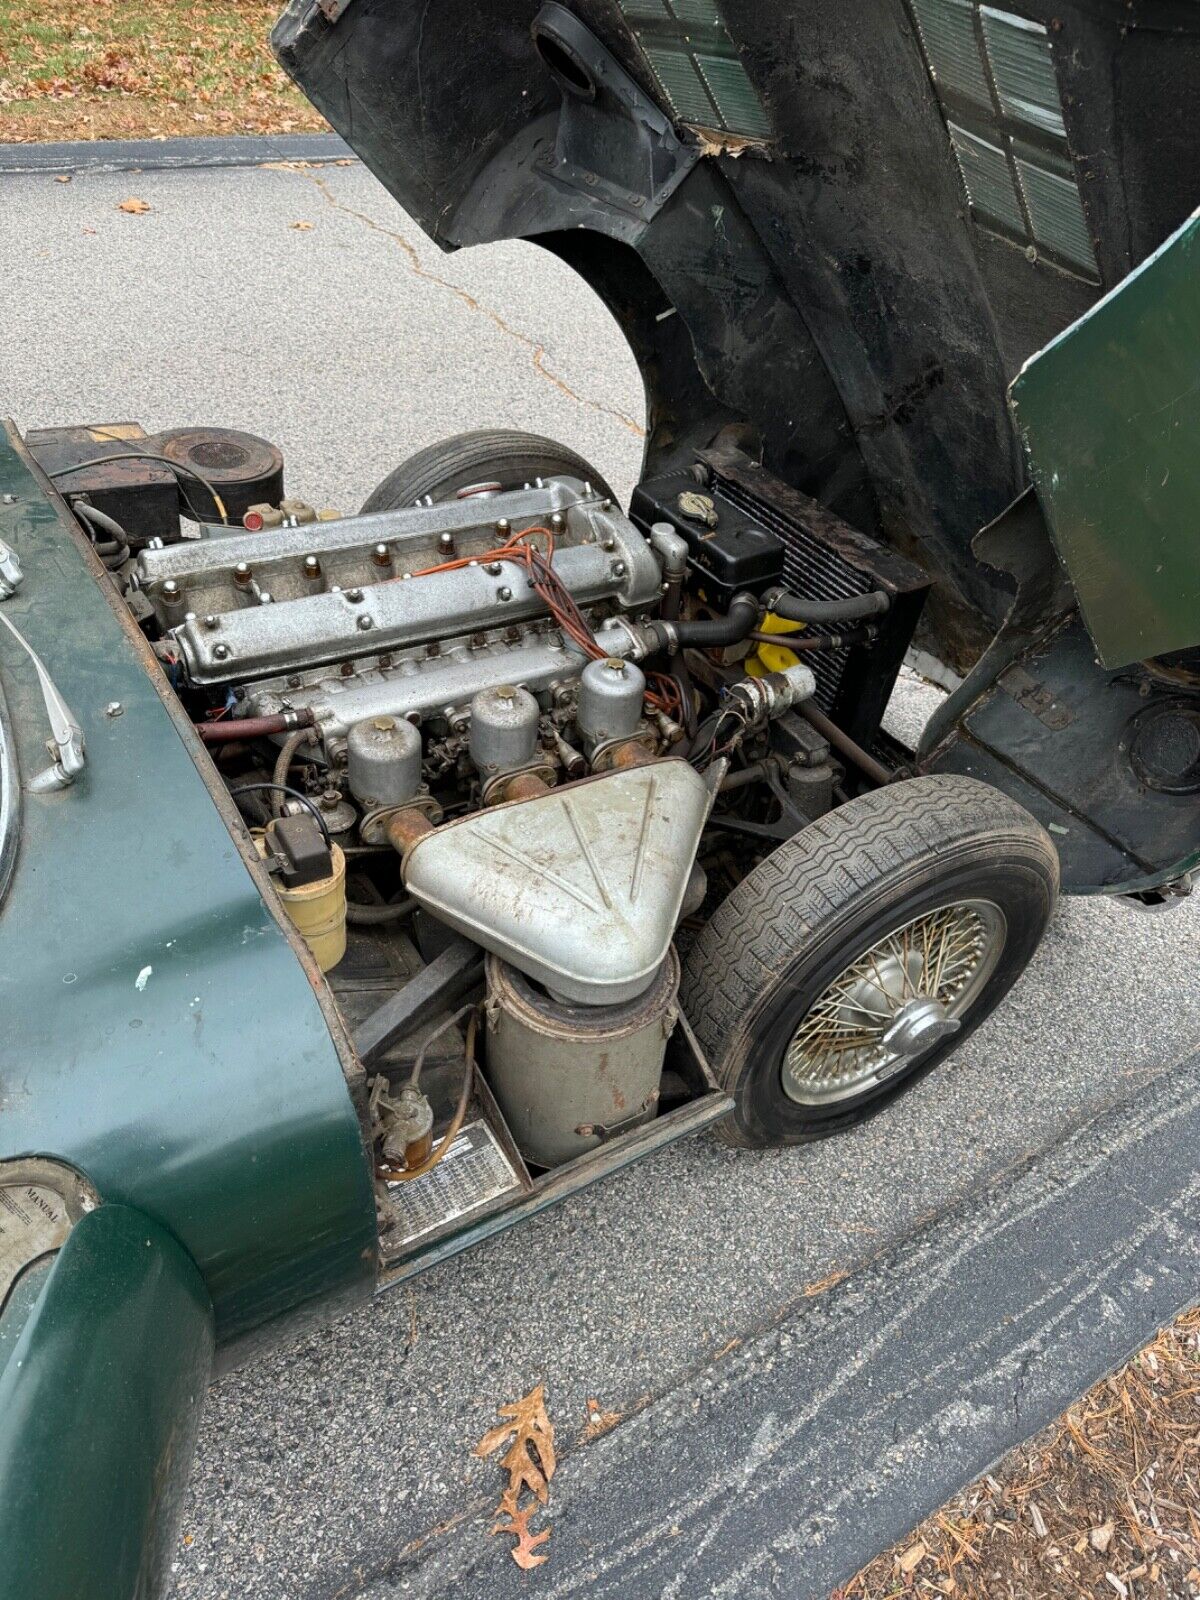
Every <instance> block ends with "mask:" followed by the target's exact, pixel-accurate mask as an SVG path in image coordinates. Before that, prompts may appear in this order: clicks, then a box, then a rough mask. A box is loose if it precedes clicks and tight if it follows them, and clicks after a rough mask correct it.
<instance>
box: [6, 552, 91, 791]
mask: <svg viewBox="0 0 1200 1600" xmlns="http://www.w3.org/2000/svg"><path fill="white" fill-rule="evenodd" d="M4 548H5V549H6V550H7V549H8V546H7V545H6V546H5V547H4ZM10 554H11V552H10ZM16 580H17V583H19V582H20V581H21V573H20V568H19V567H18V568H17V572H16ZM15 587H16V584H13V585H12V587H9V588H7V593H8V594H11V593H12V592H13V589H14V588H15ZM4 597H5V596H3V595H0V598H4ZM0 622H2V623H3V624H4V626H5V627H6V628H7V629H8V631H9V632H10V633H11V634H12V636H13V638H14V639H15V640H16V641H17V643H18V644H19V645H20V646H21V649H22V650H24V652H25V654H26V655H27V656H28V657H29V659H30V660H31V661H32V662H33V669H34V671H35V672H36V673H37V677H38V684H39V686H40V688H41V691H42V700H43V701H44V702H45V706H46V716H47V718H48V720H49V723H50V732H51V735H52V738H51V739H49V740H47V743H46V748H47V749H48V750H49V752H50V757H51V760H50V765H49V766H48V767H47V768H46V769H45V770H44V771H42V772H39V773H37V774H36V776H35V777H33V778H31V779H30V781H29V783H28V784H27V785H26V788H28V790H29V792H30V793H31V794H45V793H47V792H48V791H49V790H51V789H65V788H66V787H67V785H68V784H71V783H74V782H75V779H76V778H77V777H78V776H79V774H80V773H81V772H82V771H83V769H84V765H85V763H86V761H87V755H86V753H85V751H84V748H83V729H82V728H81V727H80V726H79V723H78V722H77V721H76V719H75V717H74V715H73V713H72V711H71V708H70V706H68V704H67V702H66V701H65V700H64V699H63V697H62V695H61V694H60V693H59V692H58V686H57V684H56V683H55V682H54V679H53V678H52V677H51V676H50V674H49V672H48V671H47V670H46V667H45V665H44V663H43V661H42V659H41V657H40V656H39V655H38V653H37V651H36V650H35V649H34V648H33V646H32V645H31V644H30V643H29V641H28V640H27V639H26V638H25V636H24V634H23V633H22V632H21V630H20V629H19V628H18V627H17V626H16V625H15V624H14V623H12V622H10V621H9V619H8V618H7V617H6V616H5V615H4V613H3V612H2V611H0Z"/></svg>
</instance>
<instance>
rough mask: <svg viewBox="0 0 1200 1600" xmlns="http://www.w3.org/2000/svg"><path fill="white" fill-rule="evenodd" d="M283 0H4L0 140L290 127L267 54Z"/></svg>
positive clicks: (295, 93)
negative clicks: (33, 4)
mask: <svg viewBox="0 0 1200 1600" xmlns="http://www.w3.org/2000/svg"><path fill="white" fill-rule="evenodd" d="M281 8H282V0H38V4H37V7H36V11H34V12H33V13H32V16H31V7H30V5H29V0H0V142H3V143H14V142H26V141H37V140H44V139H133V138H143V139H144V138H151V139H153V138H169V137H172V136H175V135H179V134H193V135H204V134H230V133H298V132H302V131H310V130H316V129H321V128H324V126H325V123H324V121H323V119H322V118H321V116H320V114H319V113H318V112H316V111H315V110H314V109H313V108H312V106H310V105H309V104H308V102H307V101H306V100H305V99H304V97H303V95H301V94H300V92H299V90H297V89H296V88H294V87H293V85H292V84H291V83H290V82H289V80H288V78H287V77H286V75H285V74H284V73H283V72H281V71H280V69H279V67H278V66H277V65H276V64H275V61H274V59H273V58H272V56H271V52H270V49H269V48H268V45H267V37H268V35H269V33H270V30H271V26H272V24H273V22H274V21H275V18H276V16H277V15H278V14H279V11H280V10H281Z"/></svg>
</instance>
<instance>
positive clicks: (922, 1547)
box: [897, 1539, 929, 1578]
mask: <svg viewBox="0 0 1200 1600" xmlns="http://www.w3.org/2000/svg"><path fill="white" fill-rule="evenodd" d="M928 1554H929V1547H928V1546H927V1545H926V1543H925V1541H924V1539H918V1540H917V1542H916V1544H910V1545H909V1547H908V1549H907V1550H906V1551H905V1552H904V1554H903V1555H902V1556H901V1557H900V1558H899V1560H898V1563H897V1564H898V1566H899V1568H900V1571H901V1572H902V1573H903V1574H904V1576H905V1577H906V1578H907V1577H908V1576H909V1574H910V1573H913V1572H915V1571H916V1570H917V1568H918V1567H919V1566H920V1565H921V1563H922V1561H924V1559H925V1557H926V1556H927V1555H928Z"/></svg>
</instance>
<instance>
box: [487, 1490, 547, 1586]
mask: <svg viewBox="0 0 1200 1600" xmlns="http://www.w3.org/2000/svg"><path fill="white" fill-rule="evenodd" d="M536 1510H537V1506H536V1505H534V1504H533V1503H532V1502H531V1503H529V1504H528V1505H526V1506H525V1507H524V1509H523V1510H521V1511H518V1512H517V1513H516V1514H515V1515H514V1516H511V1517H509V1519H508V1521H507V1522H498V1523H497V1524H496V1526H495V1527H494V1528H493V1529H492V1532H493V1533H515V1534H516V1536H517V1542H516V1544H515V1545H514V1546H513V1547H512V1549H511V1550H510V1551H509V1554H510V1555H511V1556H512V1558H513V1560H514V1561H515V1562H516V1563H517V1565H518V1566H519V1567H520V1568H521V1570H522V1571H523V1572H528V1571H529V1570H530V1568H532V1567H540V1566H541V1564H542V1562H543V1561H549V1559H550V1557H549V1556H547V1555H544V1554H543V1555H534V1551H535V1550H536V1549H537V1547H538V1545H540V1544H545V1542H546V1540H547V1539H548V1538H549V1537H550V1529H549V1528H543V1529H542V1531H541V1533H532V1534H531V1533H530V1531H529V1519H530V1517H531V1516H532V1515H533V1513H534V1512H535V1511H536Z"/></svg>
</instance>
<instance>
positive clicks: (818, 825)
mask: <svg viewBox="0 0 1200 1600" xmlns="http://www.w3.org/2000/svg"><path fill="white" fill-rule="evenodd" d="M1057 895H1058V857H1057V855H1056V853H1055V850H1054V841H1053V840H1052V839H1051V838H1050V836H1049V835H1048V834H1047V833H1046V831H1045V829H1044V828H1043V827H1042V826H1041V825H1040V824H1039V823H1038V822H1037V821H1036V819H1035V818H1033V817H1032V816H1030V814H1029V812H1027V811H1025V810H1024V809H1023V808H1022V807H1021V806H1019V805H1018V804H1017V803H1016V802H1015V801H1014V800H1012V799H1010V798H1009V796H1007V795H1005V794H1001V793H1000V792H999V790H997V789H993V788H991V787H990V786H989V785H987V784H984V783H980V782H979V781H978V780H977V779H974V778H967V777H960V776H958V775H954V776H950V775H948V774H947V775H938V776H936V777H921V778H909V779H906V780H905V781H904V782H903V783H892V784H888V785H887V786H886V787H885V788H882V789H876V790H874V791H873V792H872V793H870V794H865V795H859V796H857V797H856V798H855V799H853V800H847V801H846V802H844V804H842V805H840V806H838V807H837V809H836V810H835V811H832V812H830V813H829V815H828V816H824V817H820V818H818V819H817V820H816V821H815V822H812V823H810V824H809V826H808V827H807V828H804V829H802V830H801V831H800V832H799V833H797V834H794V835H793V837H792V838H790V839H788V840H786V841H785V842H784V843H783V844H781V845H780V846H779V848H778V849H777V850H774V851H773V852H772V853H771V854H770V855H769V856H767V857H766V858H765V859H764V860H762V861H760V862H759V863H758V864H757V865H756V866H754V867H753V868H751V870H750V871H749V872H748V873H747V874H746V876H745V877H744V878H743V879H742V881H741V882H740V883H739V884H738V885H737V886H736V887H735V888H734V889H733V890H732V891H731V893H730V894H729V896H728V898H727V899H726V900H725V901H724V903H723V904H722V905H720V906H719V907H718V908H717V910H716V911H715V912H714V913H713V915H712V917H711V918H710V920H709V922H708V923H707V925H706V926H705V927H704V928H702V929H701V931H700V933H699V934H698V935H697V937H696V939H695V940H694V942H693V944H692V946H691V948H690V949H689V951H688V953H687V959H686V962H685V965H684V985H683V988H682V989H681V991H680V994H681V1000H682V1004H683V1008H684V1012H685V1014H686V1015H687V1018H688V1020H689V1022H691V1024H692V1027H693V1028H694V1029H695V1032H696V1037H697V1039H698V1040H699V1041H700V1045H701V1048H702V1049H703V1050H704V1051H705V1053H706V1055H707V1056H708V1060H709V1064H710V1065H711V1067H712V1069H713V1074H714V1076H715V1077H716V1079H717V1081H718V1082H719V1083H720V1084H721V1086H722V1087H723V1088H724V1089H725V1090H726V1091H727V1092H728V1093H729V1095H730V1097H731V1099H732V1100H733V1106H732V1109H731V1110H730V1114H729V1117H728V1118H727V1119H726V1121H725V1122H723V1123H721V1124H720V1126H719V1128H718V1130H717V1136H718V1137H719V1138H721V1139H724V1140H725V1142H726V1143H728V1144H734V1145H741V1146H743V1147H749V1148H752V1149H763V1148H765V1147H767V1146H770V1145H780V1144H800V1143H802V1142H804V1141H805V1140H808V1139H823V1138H827V1137H828V1136H829V1135H830V1134H833V1133H837V1132H839V1131H841V1130H843V1129H846V1128H852V1127H854V1126H855V1125H856V1124H858V1123H860V1122H862V1121H864V1120H865V1119H866V1118H867V1117H869V1116H873V1115H874V1114H875V1112H876V1111H879V1110H881V1109H882V1108H883V1107H884V1106H885V1105H887V1104H888V1103H889V1102H890V1101H892V1100H894V1099H895V1097H896V1096H897V1095H899V1094H901V1093H903V1092H904V1090H906V1089H907V1088H909V1087H910V1086H911V1085H912V1084H914V1083H917V1082H919V1081H920V1079H921V1078H922V1077H924V1076H925V1074H926V1073H928V1072H930V1071H932V1070H933V1069H934V1068H935V1067H936V1066H937V1064H938V1063H939V1062H940V1061H944V1060H945V1059H946V1057H947V1056H948V1055H950V1053H951V1052H952V1051H953V1050H955V1049H957V1047H958V1046H959V1045H960V1044H961V1043H962V1041H963V1040H964V1039H966V1038H967V1037H968V1036H969V1035H970V1033H971V1031H972V1030H973V1029H974V1028H977V1027H978V1026H979V1024H980V1023H981V1022H982V1021H983V1020H984V1019H985V1018H986V1017H988V1016H990V1014H991V1013H992V1012H993V1011H994V1010H995V1009H996V1007H997V1006H998V1005H999V1004H1000V1002H1001V1001H1002V1000H1003V998H1004V996H1005V995H1006V994H1007V993H1008V991H1009V989H1010V988H1011V987H1012V985H1013V984H1014V983H1015V982H1016V981H1017V979H1018V978H1019V977H1020V975H1021V973H1022V972H1023V971H1024V969H1025V967H1026V965H1027V964H1028V962H1029V960H1030V958H1031V957H1032V956H1033V954H1034V952H1035V951H1036V949H1037V947H1038V944H1039V942H1040V940H1041V937H1042V935H1043V933H1044V932H1045V931H1046V927H1047V925H1048V923H1049V921H1050V918H1051V915H1052V914H1053V911H1054V904H1055V900H1056V898H1057Z"/></svg>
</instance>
